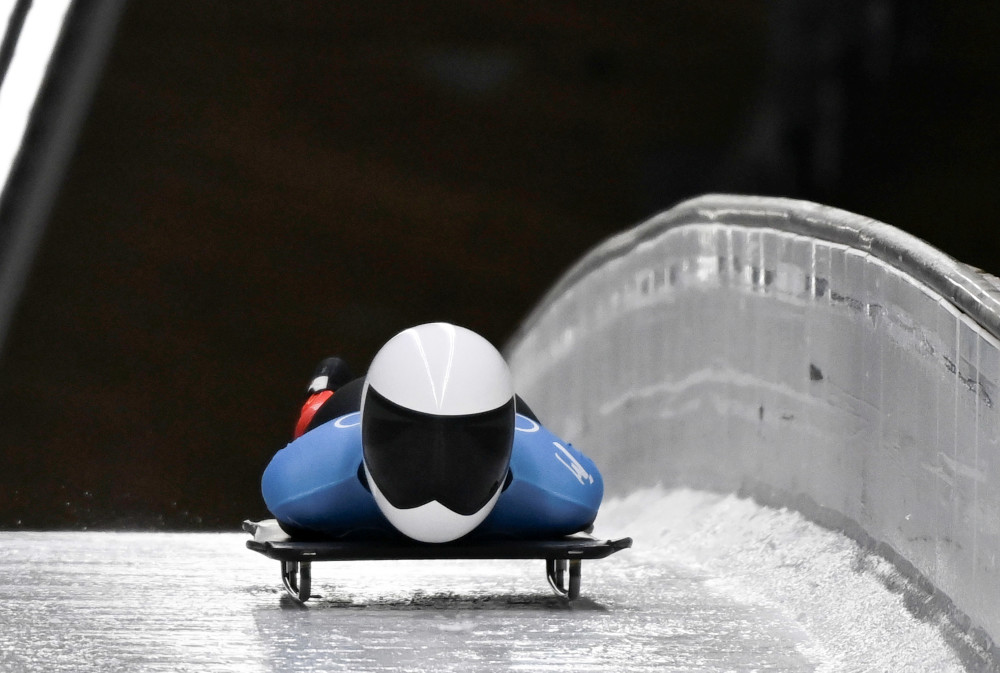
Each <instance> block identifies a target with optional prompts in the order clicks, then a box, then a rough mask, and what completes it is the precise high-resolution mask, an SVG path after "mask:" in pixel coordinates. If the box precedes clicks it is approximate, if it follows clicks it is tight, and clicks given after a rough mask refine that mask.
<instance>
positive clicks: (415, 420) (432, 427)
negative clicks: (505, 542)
mask: <svg viewBox="0 0 1000 673" xmlns="http://www.w3.org/2000/svg"><path fill="white" fill-rule="evenodd" d="M361 438H362V444H363V446H364V455H365V465H367V467H368V471H369V472H370V473H371V476H372V479H373V480H374V481H375V483H376V484H377V485H378V488H379V490H380V491H381V492H382V494H383V495H384V496H385V497H386V499H387V500H388V501H389V502H390V503H392V505H393V506H394V507H397V508H399V509H410V508H413V507H419V506H421V505H425V504H427V503H428V502H431V501H432V500H437V501H438V502H439V503H441V504H442V505H444V506H445V507H447V508H448V509H450V510H451V511H453V512H455V513H457V514H461V515H463V516H468V515H470V514H475V513H476V512H478V511H479V510H480V509H482V508H483V506H484V505H485V504H486V503H487V502H489V500H490V498H492V497H493V495H494V494H495V493H496V492H497V490H498V489H499V488H500V487H501V486H502V485H503V481H504V478H505V477H506V476H507V468H508V466H509V464H510V451H511V446H512V445H513V442H514V398H511V399H510V401H509V402H507V403H506V404H504V405H502V406H500V407H497V408H496V409H492V410H490V411H485V412H483V413H479V414H468V415H464V416H438V415H434V414H424V413H419V412H416V411H413V410H412V409H406V408H405V407H401V406H399V405H398V404H396V403H394V402H391V401H390V400H388V399H386V398H385V397H383V396H382V395H381V394H380V393H379V392H378V391H377V390H375V389H374V388H372V387H370V386H369V388H368V393H367V396H366V398H365V404H364V414H363V418H362V421H361Z"/></svg>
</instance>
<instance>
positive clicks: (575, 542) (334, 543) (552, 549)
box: [243, 521, 632, 603]
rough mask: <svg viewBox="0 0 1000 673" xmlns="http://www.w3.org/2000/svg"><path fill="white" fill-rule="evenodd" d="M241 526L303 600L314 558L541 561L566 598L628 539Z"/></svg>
mask: <svg viewBox="0 0 1000 673" xmlns="http://www.w3.org/2000/svg"><path fill="white" fill-rule="evenodd" d="M243 530H245V531H246V532H248V533H250V534H251V535H253V536H254V538H253V539H252V540H247V548H248V549H251V550H253V551H255V552H258V553H260V554H263V555H264V556H267V557H268V558H272V559H276V560H277V561H279V562H280V563H281V583H282V584H283V585H284V586H285V590H286V591H287V592H288V594H289V595H290V596H291V597H292V598H294V599H295V600H297V601H299V602H300V603H305V602H306V601H307V600H309V599H310V598H311V597H312V594H311V591H312V564H313V563H314V562H317V561H380V560H390V559H392V560H398V559H407V560H418V559H544V560H545V576H546V578H547V579H548V582H549V585H550V586H551V587H552V590H553V591H555V593H556V595H558V596H562V597H563V598H566V599H567V600H571V601H572V600H575V599H577V598H579V597H580V575H581V565H582V562H583V561H584V560H588V559H602V558H605V557H607V556H610V555H611V554H614V553H615V552H619V551H621V550H622V549H628V548H629V547H631V546H632V538H628V537H625V538H621V539H617V540H598V539H595V538H593V537H590V536H589V535H583V534H576V535H570V536H567V537H561V538H555V539H542V540H473V541H459V542H451V543H446V544H423V543H420V542H413V541H408V540H372V541H368V540H364V541H362V540H349V541H345V540H324V541H317V542H298V541H294V540H290V539H288V537H287V536H285V535H284V534H283V533H281V532H280V529H278V528H277V525H276V524H274V523H273V521H261V522H255V521H244V522H243Z"/></svg>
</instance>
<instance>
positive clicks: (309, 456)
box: [261, 413, 394, 536]
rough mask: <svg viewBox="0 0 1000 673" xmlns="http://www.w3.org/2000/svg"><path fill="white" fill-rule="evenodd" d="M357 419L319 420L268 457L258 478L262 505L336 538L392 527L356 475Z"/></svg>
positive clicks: (351, 416) (282, 519) (292, 523)
mask: <svg viewBox="0 0 1000 673" xmlns="http://www.w3.org/2000/svg"><path fill="white" fill-rule="evenodd" d="M360 419H361V414H359V413H353V414H347V415H346V416H341V417H340V418H337V419H335V420H332V421H329V422H328V423H324V424H323V425H321V426H319V427H317V428H314V429H313V430H310V431H309V432H307V433H305V434H304V435H302V436H301V437H299V438H298V439H296V440H295V441H293V442H292V443H290V444H289V445H288V446H286V447H285V448H283V449H281V450H280V451H278V452H277V453H276V454H275V455H274V458H272V459H271V463H270V464H269V465H268V466H267V469H265V470H264V476H263V477H262V478H261V493H262V494H263V496H264V503H265V504H266V505H267V509H268V510H269V511H270V512H271V514H273V515H274V518H276V519H277V520H278V521H280V522H281V523H283V524H286V525H287V526H290V527H293V528H303V529H307V530H309V531H313V532H317V533H324V534H328V535H336V536H340V535H344V534H347V533H353V532H363V531H365V530H371V531H373V532H375V531H393V530H394V529H393V527H392V525H391V524H390V523H389V521H388V520H387V519H386V518H385V517H384V516H383V515H382V512H380V511H379V509H378V506H377V505H376V504H375V499H374V498H372V495H371V493H369V492H368V489H366V488H365V487H364V485H363V484H362V483H361V480H360V479H359V478H358V468H359V467H360V466H361V460H362V452H361V420H360Z"/></svg>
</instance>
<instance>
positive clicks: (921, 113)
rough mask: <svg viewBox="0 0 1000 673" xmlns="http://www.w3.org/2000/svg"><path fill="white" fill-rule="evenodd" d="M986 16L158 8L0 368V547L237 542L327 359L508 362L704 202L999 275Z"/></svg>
mask: <svg viewBox="0 0 1000 673" xmlns="http://www.w3.org/2000/svg"><path fill="white" fill-rule="evenodd" d="M998 14H1000V11H998V9H997V4H996V3H950V2H944V1H943V0H942V1H941V2H922V1H919V0H914V1H909V2H907V1H902V0H901V1H899V2H893V1H891V0H853V1H843V2H836V3H830V2H825V1H815V2H813V1H785V2H765V1H764V0H759V1H737V0H715V1H706V0H698V1H697V2H695V1H691V2H634V3H607V2H596V1H595V2H586V3H537V2H502V1H487V2H481V3H468V2H458V1H457V0H456V1H441V2H435V3H428V6H420V5H417V4H416V3H360V2H358V3H330V2H319V1H316V2H242V1H241V2H236V1H234V2H227V3H223V2H202V1H196V0H186V1H185V0H169V1H168V0H142V1H141V2H132V3H131V4H129V5H128V7H127V10H126V12H125V14H124V16H123V17H122V22H121V25H120V28H119V31H118V33H117V36H116V39H115V41H114V45H113V49H112V52H111V56H110V58H109V61H108V63H107V67H106V70H105V72H104V75H103V77H102V78H101V80H100V83H99V87H98V89H97V94H96V98H95V100H94V104H93V106H92V108H91V111H90V114H89V116H88V118H87V120H86V123H85V126H84V128H83V132H82V135H81V138H80V141H79V144H78V147H77V148H76V151H75V153H74V157H73V160H72V162H71V164H70V166H69V170H68V173H67V176H66V180H65V182H64V184H63V187H62V189H61V191H60V193H59V198H58V201H57V203H56V204H55V208H54V210H53V215H52V217H51V220H50V222H49V224H48V228H47V231H46V236H45V239H44V242H43V244H42V247H41V249H40V252H39V254H38V256H37V258H36V259H35V263H34V266H33V271H32V274H31V276H30V279H29V283H28V286H27V289H26V291H25V294H24V295H23V297H22V301H21V303H20V306H19V309H18V311H17V313H16V316H15V320H14V322H13V328H12V330H11V332H10V333H9V335H8V339H7V342H6V347H5V350H4V352H3V354H2V359H0V427H2V428H3V430H2V432H0V461H2V462H0V465H2V469H0V528H47V527H70V528H83V527H95V526H97V527H112V526H114V527H166V528H199V527H207V528H218V527H228V528H235V527H236V526H238V524H239V521H240V520H241V519H243V518H246V517H260V516H263V515H264V514H266V512H265V511H264V510H263V505H262V503H261V501H260V496H259V477H260V474H261V471H262V470H263V468H264V466H265V465H266V463H267V461H268V459H269V458H270V456H271V455H272V454H273V453H274V451H276V450H277V449H278V448H280V447H281V446H283V445H284V443H285V442H287V441H288V438H289V433H290V431H291V428H292V425H293V423H294V419H295V417H296V414H297V408H298V405H299V403H300V401H301V397H302V393H303V388H304V386H305V384H306V383H307V380H308V378H309V375H310V374H311V371H312V368H313V366H314V364H315V362H316V361H317V360H318V359H320V358H321V357H323V356H326V355H329V354H341V355H343V356H345V357H347V358H348V359H349V360H350V361H352V362H353V363H355V366H356V368H357V370H358V373H363V371H364V369H365V367H366V365H367V362H368V360H369V359H370V358H371V356H372V355H373V354H374V352H375V350H376V349H377V348H378V347H379V346H380V345H381V343H382V342H384V341H385V340H386V339H388V338H389V337H390V336H392V335H393V334H394V333H395V332H397V331H399V330H400V329H403V328H405V327H408V326H410V325H412V324H416V323H420V322H425V321H430V320H449V321H453V322H456V323H459V324H462V325H465V326H467V327H470V328H472V329H475V330H478V331H480V332H481V333H482V334H484V335H485V336H487V337H488V338H489V339H491V340H492V341H494V343H496V344H497V345H499V346H502V345H503V343H504V341H505V340H506V339H507V338H508V337H509V336H510V335H511V333H512V332H513V330H514V329H515V327H516V326H517V324H518V322H519V320H521V319H522V318H523V317H524V316H525V314H526V313H527V312H528V311H529V310H530V309H531V307H532V306H533V304H534V303H535V302H536V301H537V300H538V299H539V298H540V296H541V295H542V294H543V293H544V292H545V290H546V289H547V288H548V287H549V286H550V285H551V284H552V283H553V282H554V281H555V280H556V278H557V277H558V276H559V275H560V273H562V272H563V271H564V270H565V269H566V268H567V266H568V265H570V264H571V263H572V262H573V261H575V260H576V259H578V258H579V257H580V256H581V255H582V254H583V253H584V252H585V251H586V250H587V249H588V248H590V247H591V246H593V245H594V244H596V243H598V242H599V241H600V240H602V239H604V238H606V237H607V236H609V235H611V234H613V233H615V232H617V231H620V230H622V229H624V228H627V227H629V226H631V225H632V224H634V223H636V222H638V221H640V220H642V219H644V218H646V217H647V216H649V215H652V214H653V213H655V212H657V211H659V210H662V209H665V208H667V207H669V206H670V205H672V204H674V203H676V202H677V201H679V200H682V199H684V198H687V197H691V196H696V195H698V194H701V193H705V192H710V191H734V192H743V193H757V194H773V195H782V196H795V197H802V198H807V199H811V200H816V201H821V202H825V203H828V204H831V205H835V206H838V207H841V208H845V209H848V210H853V211H855V212H860V213H862V214H865V215H869V216H872V217H875V218H878V219H881V220H884V221H886V222H889V223H890V224H894V225H896V226H898V227H900V228H903V229H906V230H908V231H910V232H912V233H914V234H916V235H918V236H921V237H923V238H925V239H927V240H929V241H930V242H932V243H933V244H934V245H936V246H938V247H940V248H942V249H944V250H945V251H947V252H949V253H951V254H952V255H954V256H956V257H958V258H959V259H961V260H962V261H965V262H968V263H971V264H974V265H977V266H979V267H981V268H984V269H986V270H989V271H992V272H998V271H1000V237H998V235H997V233H996V229H995V225H994V218H995V213H996V212H997V205H998V204H997V201H998V196H997V195H998V190H997V187H996V185H995V181H996V176H997V162H998V149H1000V148H998V145H997V140H998V135H1000V128H998V124H997V115H996V105H997V103H998V101H1000V95H998V93H1000V91H998V83H997V72H998V70H997V66H998V65H1000V64H998V53H1000V52H998V49H997V47H996V46H995V45H996V43H997V39H996V28H997V27H998V26H1000V22H998V18H1000V17H998Z"/></svg>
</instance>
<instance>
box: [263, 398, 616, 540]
mask: <svg viewBox="0 0 1000 673" xmlns="http://www.w3.org/2000/svg"><path fill="white" fill-rule="evenodd" d="M360 418H361V417H360V414H358V413H352V414H347V415H346V416H341V417H340V418H337V419H335V420H332V421H329V422H327V423H324V424H323V425H321V426H319V427H317V428H314V429H313V430H310V431H309V432H307V433H305V434H304V435H302V436H301V437H299V438H298V439H296V440H295V441H293V442H291V443H290V444H288V446H286V447H285V448H283V449H281V450H280V451H278V452H277V453H276V454H275V455H274V458H272V459H271V462H270V464H269V465H268V466H267V469H265V470H264V475H263V477H262V479H261V492H262V493H263V496H264V502H265V504H266V505H267V508H268V510H269V511H270V512H271V513H272V514H273V515H274V517H275V518H276V519H277V520H278V521H279V522H281V523H282V524H283V525H285V527H286V529H288V528H291V529H304V530H307V531H310V532H313V533H319V534H322V535H329V536H332V537H340V536H343V535H347V534H362V535H364V534H368V533H372V534H386V533H395V529H394V528H393V527H392V525H391V524H390V523H389V522H388V520H387V519H386V518H385V517H384V516H383V515H382V513H381V512H380V511H379V509H378V506H377V505H376V504H375V499H374V498H373V497H372V495H371V493H370V492H369V491H368V489H367V488H366V487H365V485H364V484H363V483H362V481H361V479H360V478H359V470H360V468H361V462H362V456H363V452H362V448H361V421H360ZM516 430H517V431H516V432H515V433H514V447H513V451H512V454H511V462H510V469H511V473H512V477H513V478H512V479H511V482H510V484H509V485H508V487H507V488H506V489H505V490H504V492H503V493H501V494H500V498H499V499H498V500H497V504H496V507H494V509H493V511H492V512H491V513H490V515H489V516H488V517H487V518H486V520H485V521H484V522H483V523H482V524H480V526H479V527H478V528H477V529H476V530H475V531H474V532H473V535H476V536H480V535H487V536H504V537H514V538H524V537H549V536H554V535H568V534H570V533H575V532H577V531H579V530H583V529H585V528H587V527H588V526H589V525H590V524H591V523H593V521H594V518H595V517H596V516H597V510H598V508H599V507H600V504H601V499H602V497H603V495H604V482H603V480H602V479H601V475H600V473H599V472H598V470H597V467H596V466H595V465H594V463H593V461H591V460H590V459H589V458H587V457H586V456H585V455H583V454H582V453H580V452H579V451H577V450H576V449H574V448H573V447H572V446H571V445H569V444H568V443H566V442H563V441H561V440H560V439H559V438H558V437H556V436H555V435H553V434H552V433H551V432H549V431H548V430H546V429H545V428H544V427H542V426H541V425H539V424H538V423H536V422H534V421H532V420H530V419H528V418H527V417H524V416H520V415H519V416H517V424H516Z"/></svg>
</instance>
